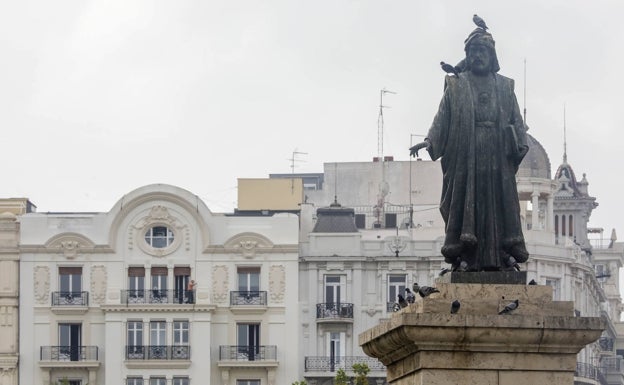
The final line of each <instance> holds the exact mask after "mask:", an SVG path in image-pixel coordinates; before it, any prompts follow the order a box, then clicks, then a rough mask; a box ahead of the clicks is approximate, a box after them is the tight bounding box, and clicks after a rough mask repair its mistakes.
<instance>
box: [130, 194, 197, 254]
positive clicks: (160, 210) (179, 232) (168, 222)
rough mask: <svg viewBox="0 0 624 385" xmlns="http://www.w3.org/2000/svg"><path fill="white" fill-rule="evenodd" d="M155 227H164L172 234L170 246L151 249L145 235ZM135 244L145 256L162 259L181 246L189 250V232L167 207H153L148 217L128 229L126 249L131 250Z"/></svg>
mask: <svg viewBox="0 0 624 385" xmlns="http://www.w3.org/2000/svg"><path fill="white" fill-rule="evenodd" d="M156 226H163V227H166V228H168V229H169V230H170V231H171V232H172V233H173V241H172V242H171V244H169V245H167V246H166V247H152V245H150V244H148V243H147V242H146V241H145V234H146V233H147V232H148V231H149V230H150V228H152V227H156ZM135 244H136V245H138V246H139V248H140V249H141V250H143V251H144V252H145V253H146V254H149V255H152V256H154V257H164V256H166V255H169V254H171V253H173V252H174V251H176V250H177V249H178V248H179V247H180V245H182V244H184V247H185V249H186V250H190V248H191V243H190V231H189V229H188V226H187V225H186V224H184V223H182V222H181V221H180V220H179V219H178V218H177V217H176V216H174V215H172V214H171V213H170V212H169V209H167V207H165V206H162V205H155V206H153V207H152V208H151V209H150V211H149V213H148V215H146V216H144V217H143V218H141V219H140V220H139V221H137V222H136V223H135V224H134V225H131V226H129V227H128V249H129V250H132V249H133V248H134V245H135Z"/></svg>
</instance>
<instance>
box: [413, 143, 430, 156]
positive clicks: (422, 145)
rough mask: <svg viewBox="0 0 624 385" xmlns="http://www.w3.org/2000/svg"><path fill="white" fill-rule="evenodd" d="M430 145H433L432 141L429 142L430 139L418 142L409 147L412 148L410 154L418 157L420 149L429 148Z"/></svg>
mask: <svg viewBox="0 0 624 385" xmlns="http://www.w3.org/2000/svg"><path fill="white" fill-rule="evenodd" d="M430 145H431V143H429V141H428V140H425V141H424V142H420V143H418V144H416V145H414V146H412V147H410V149H409V150H410V156H413V157H417V156H418V151H419V150H420V149H421V148H427V149H429V146H430Z"/></svg>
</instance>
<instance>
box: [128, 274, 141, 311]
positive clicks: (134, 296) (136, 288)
mask: <svg viewBox="0 0 624 385" xmlns="http://www.w3.org/2000/svg"><path fill="white" fill-rule="evenodd" d="M128 302H131V303H143V302H145V268H144V267H129V268H128Z"/></svg>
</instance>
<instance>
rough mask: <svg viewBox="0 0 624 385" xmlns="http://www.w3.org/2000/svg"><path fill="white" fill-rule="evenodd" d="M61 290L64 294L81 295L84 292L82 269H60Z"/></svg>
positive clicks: (78, 267)
mask: <svg viewBox="0 0 624 385" xmlns="http://www.w3.org/2000/svg"><path fill="white" fill-rule="evenodd" d="M59 289H60V291H61V292H62V293H76V294H80V292H81V291H82V267H80V266H77V267H59Z"/></svg>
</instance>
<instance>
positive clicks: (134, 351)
mask: <svg viewBox="0 0 624 385" xmlns="http://www.w3.org/2000/svg"><path fill="white" fill-rule="evenodd" d="M190 358H191V347H190V346H186V345H126V359H127V360H188V359H190Z"/></svg>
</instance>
